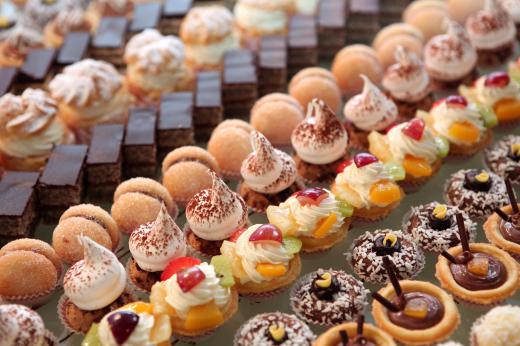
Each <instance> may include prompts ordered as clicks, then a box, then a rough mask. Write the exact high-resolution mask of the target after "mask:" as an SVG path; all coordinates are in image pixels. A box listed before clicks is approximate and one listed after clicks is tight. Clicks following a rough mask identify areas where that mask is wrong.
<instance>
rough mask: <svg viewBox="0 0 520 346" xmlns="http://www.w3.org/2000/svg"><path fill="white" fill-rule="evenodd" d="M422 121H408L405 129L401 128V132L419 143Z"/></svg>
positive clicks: (423, 124) (419, 119) (422, 129)
mask: <svg viewBox="0 0 520 346" xmlns="http://www.w3.org/2000/svg"><path fill="white" fill-rule="evenodd" d="M425 125H426V124H425V123H424V120H423V119H421V118H415V119H412V120H410V121H409V122H408V123H407V124H406V126H405V127H403V129H402V131H403V133H404V134H405V135H407V136H408V137H410V138H413V139H415V140H416V141H420V140H421V138H422V136H423V133H424V127H425Z"/></svg>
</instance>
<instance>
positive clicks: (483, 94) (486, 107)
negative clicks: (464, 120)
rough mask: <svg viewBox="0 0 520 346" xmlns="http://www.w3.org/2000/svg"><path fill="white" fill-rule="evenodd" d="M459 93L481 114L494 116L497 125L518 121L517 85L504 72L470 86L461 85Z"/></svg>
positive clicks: (519, 97)
mask: <svg viewBox="0 0 520 346" xmlns="http://www.w3.org/2000/svg"><path fill="white" fill-rule="evenodd" d="M459 93H460V94H461V95H463V96H465V97H466V99H468V100H469V101H470V102H474V103H475V104H477V106H478V107H479V108H481V112H483V113H489V114H491V115H492V114H495V116H496V118H497V119H498V123H499V124H503V123H510V122H515V121H518V120H519V119H520V89H519V85H518V84H517V83H516V82H515V81H514V80H512V79H511V77H510V76H509V74H508V73H507V72H504V71H498V72H492V73H490V74H488V75H485V76H482V77H480V78H479V79H477V80H476V81H475V83H473V85H471V86H464V85H461V86H460V87H459Z"/></svg>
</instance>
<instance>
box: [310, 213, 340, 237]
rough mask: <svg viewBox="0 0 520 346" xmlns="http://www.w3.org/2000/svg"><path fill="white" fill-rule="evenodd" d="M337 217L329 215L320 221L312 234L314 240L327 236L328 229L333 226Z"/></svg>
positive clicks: (333, 214)
mask: <svg viewBox="0 0 520 346" xmlns="http://www.w3.org/2000/svg"><path fill="white" fill-rule="evenodd" d="M337 220H338V217H337V216H336V214H335V213H332V214H330V215H329V216H328V217H327V218H326V219H324V220H323V221H321V223H320V224H319V226H318V227H317V228H316V230H315V231H314V233H313V234H312V235H313V236H314V237H315V238H323V237H325V236H326V235H327V233H328V232H329V231H330V229H331V228H332V227H333V226H334V224H335V223H336V221H337Z"/></svg>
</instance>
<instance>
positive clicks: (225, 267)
mask: <svg viewBox="0 0 520 346" xmlns="http://www.w3.org/2000/svg"><path fill="white" fill-rule="evenodd" d="M211 265H212V266H213V267H214V268H215V272H216V273H217V276H218V277H219V278H220V281H219V284H220V286H222V287H231V286H233V285H234V284H235V279H233V270H232V267H231V260H230V259H229V257H227V256H224V255H219V256H213V257H212V258H211Z"/></svg>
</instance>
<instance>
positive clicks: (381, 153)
mask: <svg viewBox="0 0 520 346" xmlns="http://www.w3.org/2000/svg"><path fill="white" fill-rule="evenodd" d="M368 151H370V153H371V154H372V155H374V156H375V157H377V158H378V159H379V160H381V161H383V162H390V161H392V153H391V152H390V150H389V149H388V141H387V140H386V137H385V136H383V135H382V134H380V133H379V132H376V131H372V132H370V134H369V135H368Z"/></svg>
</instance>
